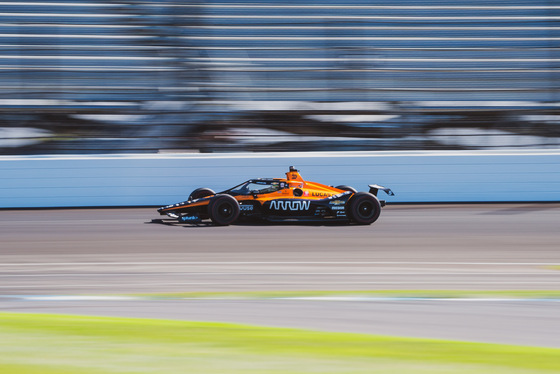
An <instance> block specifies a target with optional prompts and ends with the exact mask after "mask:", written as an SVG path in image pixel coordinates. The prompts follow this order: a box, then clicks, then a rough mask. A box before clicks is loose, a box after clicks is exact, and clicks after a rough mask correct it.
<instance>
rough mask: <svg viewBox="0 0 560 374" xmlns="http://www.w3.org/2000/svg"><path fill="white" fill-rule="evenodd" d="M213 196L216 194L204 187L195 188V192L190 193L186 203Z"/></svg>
mask: <svg viewBox="0 0 560 374" xmlns="http://www.w3.org/2000/svg"><path fill="white" fill-rule="evenodd" d="M215 194H216V193H215V192H214V191H212V190H211V189H209V188H206V187H202V188H197V189H196V190H194V191H193V192H191V194H190V195H189V198H188V201H191V200H196V199H202V198H203V197H208V196H212V195H215Z"/></svg>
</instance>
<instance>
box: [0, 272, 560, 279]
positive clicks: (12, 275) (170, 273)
mask: <svg viewBox="0 0 560 374" xmlns="http://www.w3.org/2000/svg"><path fill="white" fill-rule="evenodd" d="M161 274H162V273H161V272H157V271H154V272H150V273H143V274H142V275H144V276H150V275H161ZM548 274H553V273H546V272H500V273H497V272H491V273H483V272H461V271H454V272H433V273H422V272H406V271H405V272H398V273H397V272H391V273H380V272H367V273H364V272H360V273H357V272H352V273H324V272H322V273H311V272H306V273H297V272H293V273H274V272H268V273H247V272H239V273H235V272H229V273H227V272H193V271H173V272H165V275H190V276H197V275H202V276H204V275H234V276H247V275H249V276H253V275H257V276H263V275H265V276H292V275H309V276H312V275H329V276H331V275H335V276H336V275H345V276H346V275H520V276H523V275H548ZM138 275H140V274H138V273H59V274H36V273H28V274H0V278H22V277H34V278H35V277H44V278H56V277H83V276H86V277H90V276H103V277H105V276H124V277H126V276H138Z"/></svg>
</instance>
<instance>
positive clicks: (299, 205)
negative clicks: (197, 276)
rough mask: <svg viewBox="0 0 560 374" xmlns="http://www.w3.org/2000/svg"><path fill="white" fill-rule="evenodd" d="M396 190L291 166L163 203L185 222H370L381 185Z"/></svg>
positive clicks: (380, 204) (380, 203)
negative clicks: (334, 181) (282, 173)
mask: <svg viewBox="0 0 560 374" xmlns="http://www.w3.org/2000/svg"><path fill="white" fill-rule="evenodd" d="M380 190H381V191H384V192H386V193H387V194H388V195H390V196H393V195H394V194H393V192H392V191H391V190H390V189H389V188H385V187H382V186H379V185H376V184H371V185H369V192H357V191H356V190H355V189H354V188H352V187H350V186H344V185H343V186H337V187H332V186H326V185H324V184H320V183H315V182H308V181H304V180H303V178H302V177H301V175H300V174H299V171H298V170H296V169H295V168H294V167H293V166H290V169H289V171H288V172H287V173H286V178H259V179H251V180H248V181H246V182H243V183H241V184H240V185H237V186H235V187H232V188H230V189H228V190H225V191H223V192H219V193H215V192H214V191H212V190H211V189H209V188H198V189H196V190H194V191H193V192H192V193H191V194H190V196H189V198H188V199H187V201H183V202H180V203H177V204H172V205H168V206H164V207H162V208H159V209H158V212H159V213H160V214H161V215H167V216H169V217H171V218H174V219H177V220H178V221H179V222H183V223H187V222H192V223H196V222H201V221H202V220H205V219H210V220H211V221H212V222H213V223H214V224H216V225H221V226H224V225H230V224H232V223H234V222H236V221H237V220H238V219H251V218H253V219H264V220H268V221H285V220H294V219H297V220H306V221H335V220H338V221H345V222H349V223H356V224H360V225H370V224H372V223H373V222H375V221H376V220H377V218H379V214H380V213H381V207H383V206H385V201H384V200H379V199H378V198H377V192H378V191H380Z"/></svg>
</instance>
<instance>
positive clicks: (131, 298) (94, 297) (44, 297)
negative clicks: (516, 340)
mask: <svg viewBox="0 0 560 374" xmlns="http://www.w3.org/2000/svg"><path fill="white" fill-rule="evenodd" d="M0 299H19V300H27V301H137V300H139V301H152V300H155V301H165V300H201V301H212V300H232V301H240V300H241V301H243V300H248V301H253V300H257V301H258V300H263V301H269V300H293V301H339V302H352V301H367V302H387V301H443V302H457V301H459V302H471V303H472V302H542V301H546V302H560V299H558V298H534V299H533V298H511V297H503V298H499V297H494V298H489V297H484V298H483V297H473V298H460V297H449V298H446V297H406V296H403V297H375V296H371V297H368V296H303V297H298V296H295V297H262V298H261V297H235V298H228V297H203V298H193V297H177V298H174V297H169V298H163V299H162V298H157V297H150V296H110V295H99V296H97V295H89V296H87V295H31V296H28V295H0Z"/></svg>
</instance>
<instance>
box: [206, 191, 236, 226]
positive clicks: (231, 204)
mask: <svg viewBox="0 0 560 374" xmlns="http://www.w3.org/2000/svg"><path fill="white" fill-rule="evenodd" d="M239 212H240V208H239V203H238V202H237V200H235V198H234V197H233V196H230V195H225V194H224V195H216V197H215V198H213V199H212V201H211V202H210V204H209V205H208V216H210V219H211V220H212V222H214V224H215V225H219V226H227V225H231V224H232V223H234V222H235V221H236V220H237V218H238V217H239Z"/></svg>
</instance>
